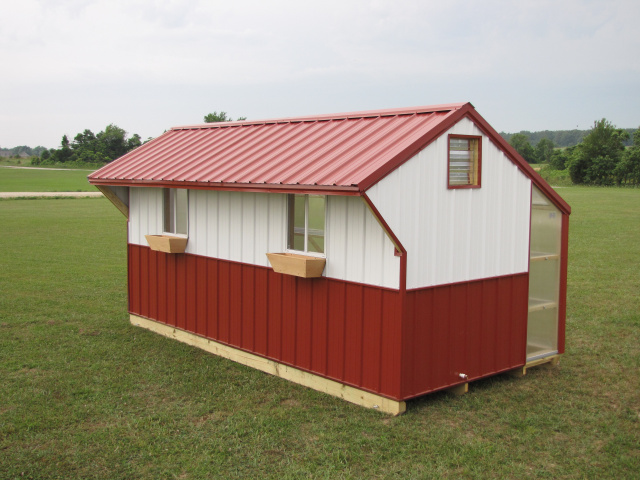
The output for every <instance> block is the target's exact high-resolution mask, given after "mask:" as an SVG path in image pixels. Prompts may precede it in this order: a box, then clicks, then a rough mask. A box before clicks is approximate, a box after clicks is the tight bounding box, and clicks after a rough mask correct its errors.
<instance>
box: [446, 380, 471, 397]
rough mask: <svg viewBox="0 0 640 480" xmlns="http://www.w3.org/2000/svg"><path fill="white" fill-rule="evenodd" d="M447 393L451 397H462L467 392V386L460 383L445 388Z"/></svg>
mask: <svg viewBox="0 0 640 480" xmlns="http://www.w3.org/2000/svg"><path fill="white" fill-rule="evenodd" d="M447 392H448V393H450V394H451V395H456V396H460V395H464V394H465V393H468V392H469V384H468V383H461V384H460V385H456V386H455V387H451V388H447Z"/></svg>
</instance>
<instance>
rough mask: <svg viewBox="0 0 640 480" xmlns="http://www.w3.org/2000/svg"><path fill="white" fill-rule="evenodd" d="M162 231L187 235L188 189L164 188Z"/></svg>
mask: <svg viewBox="0 0 640 480" xmlns="http://www.w3.org/2000/svg"><path fill="white" fill-rule="evenodd" d="M163 196H164V202H163V208H164V232H165V233H169V234H173V235H185V236H186V235H187V234H188V229H187V228H188V226H187V218H188V216H189V191H188V190H186V189H184V188H165V189H164V190H163Z"/></svg>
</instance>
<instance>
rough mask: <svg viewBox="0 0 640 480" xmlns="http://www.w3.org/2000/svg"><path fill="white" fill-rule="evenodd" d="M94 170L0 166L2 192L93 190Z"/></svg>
mask: <svg viewBox="0 0 640 480" xmlns="http://www.w3.org/2000/svg"><path fill="white" fill-rule="evenodd" d="M91 172H92V170H51V169H46V170H45V169H42V170H41V169H35V168H34V169H22V168H0V192H92V191H97V189H96V187H94V186H93V185H90V184H89V182H88V181H87V175H89V173H91Z"/></svg>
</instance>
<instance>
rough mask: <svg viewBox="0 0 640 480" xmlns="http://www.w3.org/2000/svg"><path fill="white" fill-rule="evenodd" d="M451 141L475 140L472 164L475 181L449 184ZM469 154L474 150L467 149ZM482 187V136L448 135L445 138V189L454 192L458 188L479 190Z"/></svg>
mask: <svg viewBox="0 0 640 480" xmlns="http://www.w3.org/2000/svg"><path fill="white" fill-rule="evenodd" d="M452 139H464V140H475V141H476V145H477V149H475V152H476V155H475V156H476V157H477V158H476V159H475V162H474V165H475V168H474V169H473V170H474V171H475V172H474V173H475V179H474V181H473V182H471V183H465V184H461V185H460V184H454V185H452V184H451V140H452ZM469 151H470V152H473V151H474V150H473V149H472V148H471V145H470V148H469ZM481 186H482V135H459V134H457V133H450V134H449V135H448V137H447V188H448V189H451V190H454V189H459V188H480V187H481Z"/></svg>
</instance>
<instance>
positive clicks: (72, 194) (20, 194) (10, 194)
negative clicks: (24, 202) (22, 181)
mask: <svg viewBox="0 0 640 480" xmlns="http://www.w3.org/2000/svg"><path fill="white" fill-rule="evenodd" d="M20 197H102V193H101V192H0V198H20Z"/></svg>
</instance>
